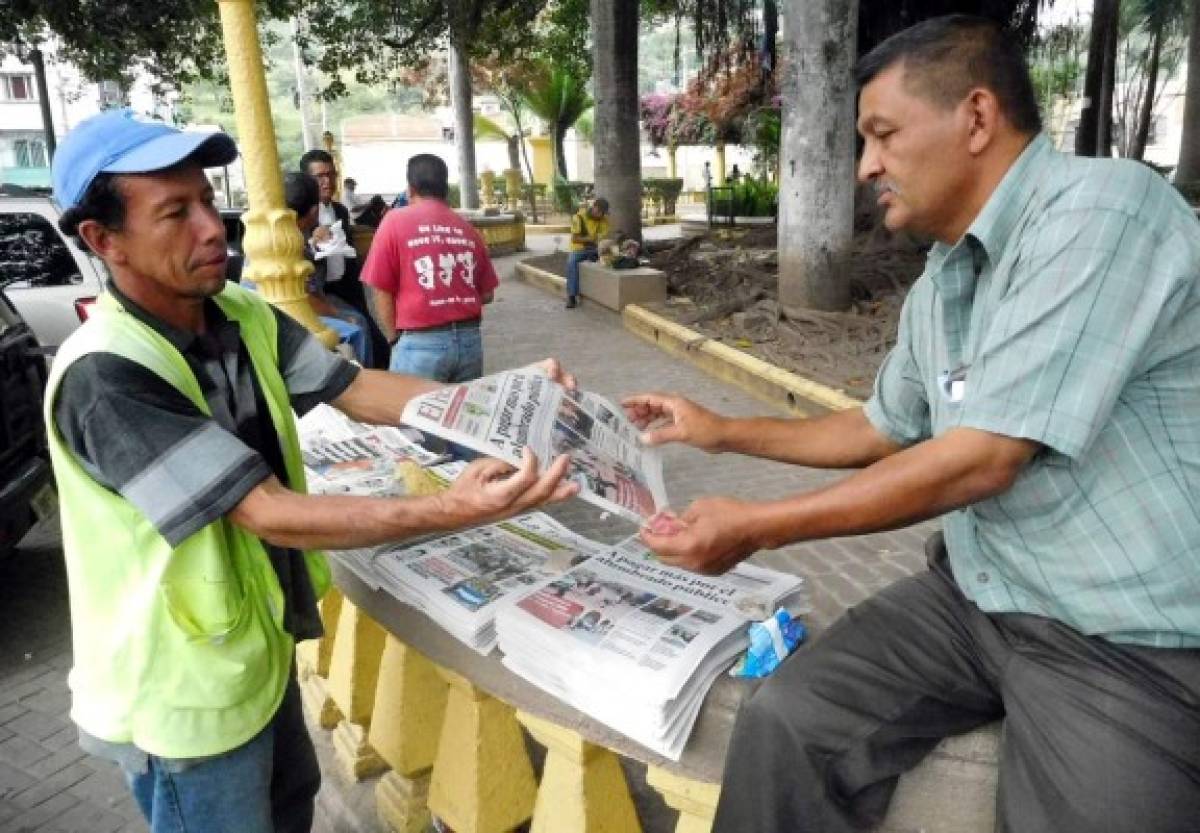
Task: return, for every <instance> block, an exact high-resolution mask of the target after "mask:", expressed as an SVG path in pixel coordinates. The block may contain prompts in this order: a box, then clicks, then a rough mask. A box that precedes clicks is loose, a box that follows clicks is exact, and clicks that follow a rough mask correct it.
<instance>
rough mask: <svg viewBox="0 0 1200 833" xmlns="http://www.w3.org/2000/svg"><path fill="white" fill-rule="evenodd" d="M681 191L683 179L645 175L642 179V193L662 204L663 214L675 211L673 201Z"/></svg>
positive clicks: (670, 213)
mask: <svg viewBox="0 0 1200 833" xmlns="http://www.w3.org/2000/svg"><path fill="white" fill-rule="evenodd" d="M682 192H683V180H682V179H672V178H670V177H646V178H645V179H643V180H642V193H643V194H645V195H646V196H647V197H649V198H650V199H652V200H654V201H655V202H658V203H660V204H661V205H662V211H663V214H667V215H672V214H674V213H675V202H676V201H677V200H678V199H679V195H680V193H682Z"/></svg>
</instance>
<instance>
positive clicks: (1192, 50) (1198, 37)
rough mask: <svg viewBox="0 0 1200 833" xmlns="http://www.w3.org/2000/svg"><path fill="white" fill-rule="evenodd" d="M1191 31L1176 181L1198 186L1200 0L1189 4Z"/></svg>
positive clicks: (1199, 172)
mask: <svg viewBox="0 0 1200 833" xmlns="http://www.w3.org/2000/svg"><path fill="white" fill-rule="evenodd" d="M1191 5H1192V31H1191V34H1190V36H1189V38H1188V56H1187V57H1188V77H1187V92H1186V94H1185V96H1184V103H1183V137H1182V139H1181V141H1180V145H1179V167H1177V168H1176V169H1175V181H1176V182H1177V183H1180V184H1184V183H1186V184H1191V183H1200V0H1192V4H1191Z"/></svg>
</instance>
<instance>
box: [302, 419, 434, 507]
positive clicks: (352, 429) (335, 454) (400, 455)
mask: <svg viewBox="0 0 1200 833" xmlns="http://www.w3.org/2000/svg"><path fill="white" fill-rule="evenodd" d="M299 430H300V453H301V456H302V457H303V459H304V467H305V474H306V477H307V479H308V491H309V492H310V493H312V494H344V495H373V496H375V497H390V496H395V495H401V494H403V493H404V486H403V483H402V482H401V481H400V480H398V479H397V477H396V466H398V465H399V464H400V463H404V462H409V461H411V462H415V463H417V464H418V465H421V466H431V465H434V464H436V463H439V462H441V461H444V460H445V459H446V456H445V455H444V454H435V453H434V452H432V451H428V450H427V449H425V448H424V447H423V446H421V445H420V444H419V443H417V442H416V441H415V440H414V439H412V438H411V437H409V436H408V435H407V434H405V432H404V430H403V429H400V428H393V427H391V426H386V425H364V424H362V423H359V422H355V421H354V420H352V419H350V418H349V417H346V416H345V415H343V414H342V413H340V412H339V411H337V410H335V409H334V408H330V407H329V406H328V405H320V406H318V407H316V408H314V409H313V410H312V411H310V412H309V413H307V414H305V415H304V417H303V418H302V419H300V420H299Z"/></svg>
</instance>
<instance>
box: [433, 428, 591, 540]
mask: <svg viewBox="0 0 1200 833" xmlns="http://www.w3.org/2000/svg"><path fill="white" fill-rule="evenodd" d="M568 462H569V460H568V458H567V455H565V454H560V455H559V456H558V457H557V458H555V460H554V462H552V463H551V464H550V465H549V466H547V467H546V470H545V471H544V472H543V473H542V474H540V475H539V474H538V460H537V456H536V455H534V453H533V452H532V451H531V450H530V449H529V448H525V449H524V451H523V453H522V455H521V465H520V466H518V467H517V468H515V469H514V468H513V467H512V466H510V465H509V464H508V463H505V462H504V461H503V460H497V459H495V458H493V457H482V458H480V459H478V460H476V461H474V462H473V463H471V464H470V465H469V466H467V468H466V469H465V470H464V471H463V473H462V474H461V475H459V477H458V479H457V480H455V481H454V484H453V485H452V486H451V487H450V488H449V489H447V490H446V491H445V492H442V493H441V494H439V495H438V496H437V498H438V503H439V507H440V509H441V512H442V513H444V514H445V516H446V517H448V518H450V519H452V520H451V524H450V526H451V527H452V528H453V527H457V526H466V525H468V524H470V525H474V524H478V523H492V522H495V521H500V520H504V519H505V518H511V517H512V516H513V515H519V514H521V513H522V512H525V511H527V510H529V509H532V508H533V507H535V506H541V505H542V504H544V503H557V502H558V501H561V500H566V499H567V498H569V497H572V496H573V495H575V494H576V493H577V492H578V491H579V485H578V484H576V483H572V482H570V481H564V480H563V476H564V475H565V474H566V473H567V464H568Z"/></svg>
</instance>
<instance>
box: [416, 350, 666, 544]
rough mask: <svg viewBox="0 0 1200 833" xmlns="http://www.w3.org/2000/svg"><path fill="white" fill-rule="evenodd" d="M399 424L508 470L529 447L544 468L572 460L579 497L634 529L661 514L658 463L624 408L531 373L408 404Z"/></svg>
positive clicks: (441, 392) (490, 379) (501, 376)
mask: <svg viewBox="0 0 1200 833" xmlns="http://www.w3.org/2000/svg"><path fill="white" fill-rule="evenodd" d="M402 420H403V421H404V423H405V424H406V425H410V426H412V427H413V428H416V429H418V430H420V431H424V432H427V433H430V434H434V435H436V436H438V437H441V438H443V439H445V440H448V441H450V442H453V443H457V444H459V445H461V446H465V447H467V448H470V449H471V450H473V451H477V452H480V453H482V454H487V455H489V456H492V457H498V458H500V459H501V460H504V461H506V462H508V463H511V464H513V465H517V464H519V463H520V461H521V452H522V450H523V449H524V448H525V447H526V446H528V447H529V448H530V449H532V451H533V452H534V453H535V454H536V455H537V456H538V460H539V461H540V462H541V464H542V465H543V466H546V465H549V464H550V462H552V461H553V460H554V458H555V457H557V456H558V455H559V454H562V453H569V454H570V455H571V468H570V472H569V474H568V477H569V478H570V479H571V480H574V481H575V482H577V483H578V484H579V486H580V492H579V494H580V497H582V498H583V499H584V500H587V501H589V502H591V503H593V504H595V505H597V506H599V507H601V508H602V509H605V510H607V511H610V512H615V513H617V514H620V515H622V516H624V517H626V518H628V519H630V520H632V521H634V522H635V523H637V522H641V521H642V520H644V519H645V518H648V517H650V516H652V515H654V513H655V512H657V511H658V510H660V509H664V508H666V505H667V499H666V489H665V488H664V486H663V474H662V457H661V455H660V454H659V452H658V450H657V449H652V448H646V447H644V446H643V445H642V444H641V442H640V441H639V439H638V437H639V434H640V432H639V431H638V429H637V428H636V427H635V426H634V425H633V423H631V422H630V421H629V420H628V419H627V418H626V417H625V414H624V413H623V412H622V410H621V409H620V408H619V407H617V406H616V405H614V404H613V403H611V402H609V401H608V400H607V399H605V398H603V397H601V396H597V395H596V394H593V393H585V392H583V391H571V390H567V389H566V388H565V387H563V386H562V385H560V384H558V383H556V382H553V381H551V380H550V378H549V377H547V376H546V375H545V374H543V373H540V372H538V371H536V370H533V369H525V370H513V371H506V372H504V373H497V374H495V375H493V376H485V377H483V378H482V379H478V380H476V381H474V382H469V383H467V384H464V385H456V386H453V387H447V388H441V389H439V390H436V391H433V392H432V393H428V394H425V395H424V396H420V397H418V398H416V399H413V400H411V401H410V402H409V403H408V405H407V407H405V409H404V414H403V416H402Z"/></svg>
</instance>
